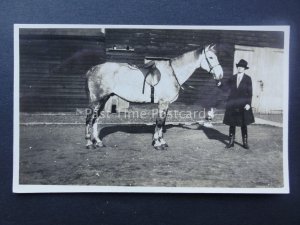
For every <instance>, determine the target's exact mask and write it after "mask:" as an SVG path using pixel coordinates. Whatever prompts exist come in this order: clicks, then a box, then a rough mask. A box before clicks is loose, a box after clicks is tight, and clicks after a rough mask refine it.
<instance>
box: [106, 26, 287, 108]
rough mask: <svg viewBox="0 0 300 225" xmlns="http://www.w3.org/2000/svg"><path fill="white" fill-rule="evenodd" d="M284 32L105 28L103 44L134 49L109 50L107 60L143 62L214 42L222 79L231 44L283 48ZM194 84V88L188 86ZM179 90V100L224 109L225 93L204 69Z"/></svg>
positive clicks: (228, 64)
mask: <svg viewBox="0 0 300 225" xmlns="http://www.w3.org/2000/svg"><path fill="white" fill-rule="evenodd" d="M283 37H284V36H283V32H263V31H229V30H228V31H218V30H160V29H145V30H140V29H107V30H106V45H107V46H108V47H112V46H114V45H117V46H124V47H126V46H129V47H130V48H132V49H134V52H124V51H109V52H107V55H106V57H107V61H117V62H129V63H132V64H136V65H142V64H143V63H144V59H145V57H165V58H172V57H176V56H178V55H181V54H183V53H185V52H188V51H191V50H194V49H197V48H199V47H202V46H205V45H207V44H211V43H214V44H216V50H217V56H218V58H219V61H220V64H221V65H222V67H223V70H224V79H228V77H229V76H231V75H232V73H233V71H232V70H233V64H234V62H233V59H234V45H237V44H238V45H248V46H257V47H276V48H283ZM189 85H190V86H193V87H194V89H191V88H188V87H187V86H189ZM184 87H185V90H184V91H181V92H180V95H179V98H178V100H177V102H178V103H181V104H187V105H190V104H196V105H199V106H202V107H205V108H207V107H216V108H224V106H225V101H226V97H227V96H226V93H223V92H222V91H220V90H218V88H217V87H216V85H215V81H214V80H213V79H212V77H211V75H209V74H208V73H207V72H206V71H204V70H202V69H197V70H196V71H195V73H194V74H193V75H192V76H191V77H190V78H189V79H188V80H187V82H186V83H185V85H184Z"/></svg>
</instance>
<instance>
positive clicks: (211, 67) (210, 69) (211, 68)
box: [203, 49, 220, 74]
mask: <svg viewBox="0 0 300 225" xmlns="http://www.w3.org/2000/svg"><path fill="white" fill-rule="evenodd" d="M203 51H204V58H205V60H206V62H207V65H208V67H209V71H208V73H209V74H211V71H212V70H213V69H214V68H215V67H217V66H219V65H220V63H218V64H217V65H214V66H212V65H211V64H210V62H209V60H208V58H207V55H206V51H205V49H203Z"/></svg>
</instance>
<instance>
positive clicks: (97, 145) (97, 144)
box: [94, 142, 105, 148]
mask: <svg viewBox="0 0 300 225" xmlns="http://www.w3.org/2000/svg"><path fill="white" fill-rule="evenodd" d="M94 146H95V148H102V147H105V145H104V144H103V143H102V142H98V143H96V144H95V145H94Z"/></svg>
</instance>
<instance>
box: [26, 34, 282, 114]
mask: <svg viewBox="0 0 300 225" xmlns="http://www.w3.org/2000/svg"><path fill="white" fill-rule="evenodd" d="M210 43H214V44H216V49H217V56H218V58H219V61H220V64H221V65H222V67H223V69H224V79H228V77H229V76H231V75H232V73H233V71H232V69H233V64H234V62H233V57H234V45H236V44H238V45H247V46H256V47H273V48H283V33H282V32H258V31H256V32H252V31H251V32H250V31H217V30H216V31H215V30H159V29H106V31H105V35H104V34H103V33H101V32H99V30H97V31H95V30H90V31H87V30H86V29H85V30H78V29H77V30H76V31H69V30H67V31H62V32H58V31H57V29H56V30H54V31H49V30H44V31H32V30H31V31H28V30H26V31H23V32H21V35H20V84H21V85H20V98H21V111H25V112H37V111H39V112H40V111H44V112H52V111H74V110H75V109H76V108H84V107H86V105H87V103H88V100H87V96H86V91H85V79H84V74H85V72H86V71H87V69H88V68H90V67H91V66H93V65H96V64H99V63H102V62H105V61H113V62H128V63H131V64H135V65H138V66H140V65H142V64H143V63H144V59H145V57H166V58H172V57H175V56H178V55H181V54H183V53H185V52H188V51H191V50H194V49H196V48H199V47H202V46H204V45H206V44H210ZM113 46H117V47H118V48H126V47H127V46H128V47H129V48H132V49H134V51H109V50H107V51H106V49H109V48H112V47H113ZM186 84H187V85H192V86H194V87H195V88H196V89H187V88H186V90H185V91H181V93H180V97H179V99H178V100H177V102H178V103H180V104H184V105H191V104H196V105H199V106H202V107H205V108H207V107H216V108H224V105H225V101H226V93H223V92H221V91H220V90H218V88H216V87H215V81H214V80H213V79H212V77H211V76H210V75H209V74H208V73H207V72H206V71H203V70H202V69H198V70H196V71H195V73H194V74H193V75H192V76H191V77H190V79H189V80H188V81H187V82H186Z"/></svg>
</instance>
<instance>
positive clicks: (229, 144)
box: [225, 134, 235, 148]
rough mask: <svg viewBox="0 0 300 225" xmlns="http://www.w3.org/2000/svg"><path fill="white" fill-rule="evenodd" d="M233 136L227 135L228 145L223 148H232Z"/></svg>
mask: <svg viewBox="0 0 300 225" xmlns="http://www.w3.org/2000/svg"><path fill="white" fill-rule="evenodd" d="M234 139H235V137H234V134H230V135H229V143H228V144H227V145H226V146H225V148H232V147H233V146H234Z"/></svg>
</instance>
